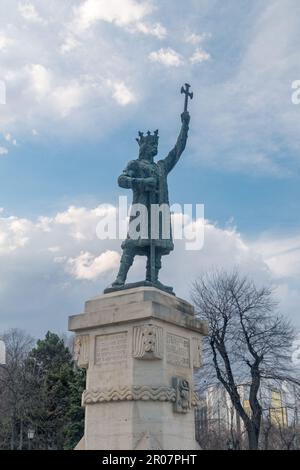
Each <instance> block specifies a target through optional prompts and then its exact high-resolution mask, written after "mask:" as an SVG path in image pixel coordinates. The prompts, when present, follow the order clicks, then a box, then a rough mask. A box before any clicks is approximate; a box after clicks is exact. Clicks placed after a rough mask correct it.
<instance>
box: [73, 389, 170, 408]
mask: <svg viewBox="0 0 300 470" xmlns="http://www.w3.org/2000/svg"><path fill="white" fill-rule="evenodd" d="M175 398H176V393H175V390H174V389H173V388H172V387H165V386H160V387H150V386H148V385H143V386H134V387H119V388H111V389H103V390H91V391H90V390H85V391H84V392H83V395H82V405H91V404H94V403H108V402H111V401H139V400H142V401H161V402H162V401H170V402H175Z"/></svg>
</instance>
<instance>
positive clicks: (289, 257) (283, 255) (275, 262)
mask: <svg viewBox="0 0 300 470" xmlns="http://www.w3.org/2000/svg"><path fill="white" fill-rule="evenodd" d="M253 246H254V247H255V250H256V251H257V252H259V253H261V255H262V256H263V258H264V260H265V262H266V263H267V265H268V266H269V268H270V270H271V271H272V273H273V274H274V276H276V277H277V278H291V279H292V278H294V279H300V236H294V237H284V238H282V237H281V238H280V237H276V236H272V237H271V236H270V235H269V236H266V235H265V236H262V237H261V238H260V239H259V240H258V241H257V242H256V243H255V244H254V245H253Z"/></svg>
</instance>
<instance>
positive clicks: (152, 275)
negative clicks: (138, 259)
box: [148, 188, 156, 283]
mask: <svg viewBox="0 0 300 470" xmlns="http://www.w3.org/2000/svg"><path fill="white" fill-rule="evenodd" d="M155 194H156V188H155V189H153V190H152V191H150V192H149V208H150V211H149V228H148V230H149V234H150V279H151V282H152V283H154V282H155V277H156V276H155V240H154V239H153V233H152V232H154V231H152V222H153V220H152V217H151V214H152V204H155V202H156V201H155Z"/></svg>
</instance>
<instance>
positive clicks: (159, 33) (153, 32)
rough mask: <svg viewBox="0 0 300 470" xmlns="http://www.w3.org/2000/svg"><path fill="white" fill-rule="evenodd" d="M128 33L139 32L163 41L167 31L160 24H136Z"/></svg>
mask: <svg viewBox="0 0 300 470" xmlns="http://www.w3.org/2000/svg"><path fill="white" fill-rule="evenodd" d="M129 31H132V32H139V33H143V34H146V35H149V36H155V37H157V38H158V39H164V38H165V37H166V36H167V34H168V32H167V29H166V28H165V27H164V26H163V25H162V24H160V23H154V24H147V23H142V22H141V23H136V24H135V26H134V27H132V28H131V29H129Z"/></svg>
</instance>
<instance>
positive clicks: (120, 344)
mask: <svg viewBox="0 0 300 470" xmlns="http://www.w3.org/2000/svg"><path fill="white" fill-rule="evenodd" d="M127 357H128V338H127V332H122V333H116V334H108V335H100V336H96V350H95V362H96V364H101V365H102V364H105V365H106V364H115V363H116V362H126V360H127Z"/></svg>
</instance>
